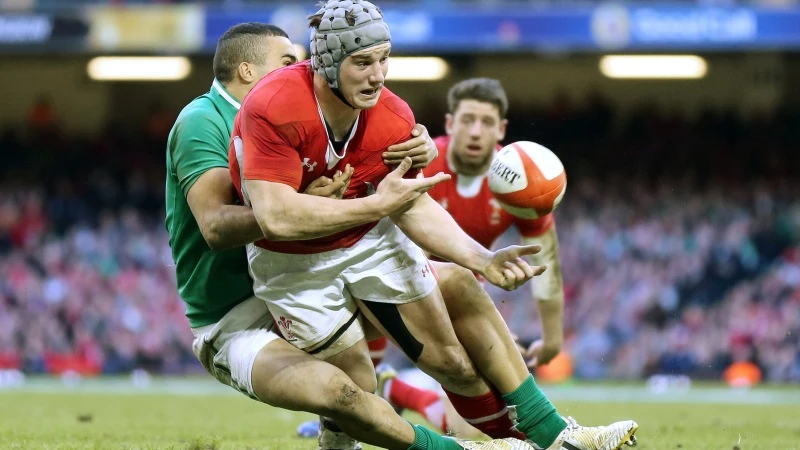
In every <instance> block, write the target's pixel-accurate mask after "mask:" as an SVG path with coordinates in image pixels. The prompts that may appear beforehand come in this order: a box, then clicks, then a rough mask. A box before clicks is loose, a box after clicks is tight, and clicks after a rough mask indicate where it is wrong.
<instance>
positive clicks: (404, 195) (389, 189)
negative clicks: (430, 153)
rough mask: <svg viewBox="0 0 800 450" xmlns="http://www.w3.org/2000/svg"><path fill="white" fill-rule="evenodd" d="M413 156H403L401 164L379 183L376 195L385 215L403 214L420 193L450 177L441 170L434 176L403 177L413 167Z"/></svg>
mask: <svg viewBox="0 0 800 450" xmlns="http://www.w3.org/2000/svg"><path fill="white" fill-rule="evenodd" d="M411 164H412V162H411V158H409V157H405V158H403V160H402V162H400V165H398V166H397V168H396V169H394V170H393V171H391V172H390V173H389V175H386V177H385V178H384V179H383V181H381V182H380V184H378V188H377V189H376V190H375V196H376V197H377V199H378V201H379V202H380V207H381V209H382V211H383V212H384V215H386V216H391V215H395V214H401V213H403V212H405V211H406V210H408V209H409V208H411V207H412V206H413V205H414V202H415V201H416V200H417V199H418V198H419V196H420V195H422V194H424V193H426V192H428V191H429V190H430V189H431V188H432V187H434V186H436V185H437V184H439V183H441V182H443V181H447V180H449V179H450V175H447V174H445V173H442V172H439V173H437V174H436V175H434V176H432V177H425V176H423V175H422V174H419V176H417V178H403V176H404V175H405V174H406V173H407V172H408V171H409V170H410V169H411Z"/></svg>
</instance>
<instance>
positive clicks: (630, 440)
mask: <svg viewBox="0 0 800 450" xmlns="http://www.w3.org/2000/svg"><path fill="white" fill-rule="evenodd" d="M564 421H566V422H567V428H565V429H564V431H562V432H561V434H559V435H558V437H557V438H556V441H555V442H553V444H552V445H551V446H550V447H547V449H546V450H620V449H622V447H623V446H625V445H628V446H633V445H636V436H634V434H635V433H636V431H637V430H638V429H639V425H638V424H637V423H636V422H634V421H633V420H623V421H620V422H614V423H612V424H611V425H605V426H599V427H584V426H581V425H578V422H576V421H575V419H573V418H572V417H567V418H565V419H564ZM534 448H535V449H537V450H543V449H541V448H540V447H536V446H534Z"/></svg>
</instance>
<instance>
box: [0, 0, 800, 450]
mask: <svg viewBox="0 0 800 450" xmlns="http://www.w3.org/2000/svg"><path fill="white" fill-rule="evenodd" d="M312 6H313V5H311V2H277V1H275V2H270V1H256V0H217V1H205V2H188V1H174V2H171V1H143V2H133V1H130V2H128V1H110V2H107V1H86V2H77V1H69V2H67V1H59V0H39V1H36V0H3V1H0V54H1V55H2V56H1V57H0V85H2V86H3V87H4V93H3V94H2V101H0V104H2V107H0V149H2V161H3V163H2V166H1V168H0V370H2V371H0V374H2V376H0V385H2V386H0V391H2V390H4V387H5V389H7V390H11V391H13V390H15V389H17V390H19V389H22V390H23V392H24V389H25V387H24V386H25V385H24V384H22V383H21V382H19V380H20V379H21V378H20V376H19V374H20V373H24V374H25V376H26V377H28V380H29V382H28V385H31V384H33V385H35V383H34V382H33V381H30V380H34V381H35V380H36V379H38V378H37V376H39V375H48V376H49V375H62V376H63V375H64V374H67V378H68V379H69V380H73V382H74V383H79V382H80V381H76V380H79V379H84V380H85V379H87V378H91V377H95V376H100V375H122V376H128V375H129V374H131V373H134V372H135V373H136V374H139V375H142V374H143V372H141V371H137V369H143V370H145V371H147V373H150V374H163V375H179V376H182V375H186V374H199V373H201V367H200V365H199V364H198V363H196V361H195V359H194V357H193V355H192V354H191V348H190V343H191V333H190V332H189V329H188V323H187V321H186V319H185V318H184V316H183V306H182V303H181V302H180V299H179V298H178V296H177V293H176V292H175V281H174V273H173V267H172V262H171V257H170V252H169V247H168V243H167V235H166V231H165V228H164V225H163V215H164V211H163V203H164V202H163V190H164V188H163V186H164V152H165V140H166V136H167V133H168V132H169V129H170V127H171V126H172V123H173V121H174V119H175V117H176V116H177V113H178V112H179V111H180V108H181V107H182V106H183V105H185V104H186V103H188V102H189V101H190V100H191V99H193V98H194V97H195V96H197V95H199V94H201V93H203V92H205V91H207V90H208V88H209V86H210V84H211V81H212V77H213V76H212V73H211V55H212V54H213V49H214V45H215V42H216V39H217V38H218V37H219V35H220V34H221V33H222V32H223V31H224V30H225V29H226V28H227V27H229V26H231V25H233V24H235V23H237V22H242V21H263V22H269V23H274V24H276V25H279V26H281V27H283V28H284V29H286V30H287V32H289V33H290V35H291V37H292V39H293V41H295V42H297V43H298V44H300V45H301V46H304V45H305V43H306V39H307V32H306V29H305V27H304V26H303V24H304V17H305V15H306V14H307V13H308V12H310V11H311V10H312V9H313V8H312ZM379 6H381V7H382V8H383V9H384V11H385V12H386V16H387V21H388V22H389V24H390V26H391V27H392V34H393V46H394V51H393V56H398V57H402V56H428V57H430V56H432V57H438V58H440V59H437V60H434V61H433V62H432V63H431V64H433V65H434V67H433V68H432V69H431V70H427V69H420V67H421V66H416V69H413V70H411V71H410V72H408V75H411V76H418V77H425V76H428V77H430V78H432V79H428V80H416V81H411V80H400V79H392V78H391V77H392V71H393V70H395V67H400V65H399V64H396V63H395V62H393V63H392V68H391V69H390V79H389V81H388V82H387V85H388V86H389V87H390V88H391V89H393V90H394V91H395V92H397V93H399V94H400V95H401V96H402V97H403V98H405V99H406V100H407V101H408V102H409V104H410V105H411V107H412V109H413V110H414V112H415V114H416V117H417V120H418V121H419V122H421V123H423V124H425V125H426V126H427V127H428V129H429V130H430V133H431V135H434V136H435V135H438V134H441V133H442V132H443V122H444V119H443V116H444V113H445V110H446V101H445V94H446V90H447V88H448V86H449V85H450V84H452V83H453V82H455V81H458V80H461V79H464V78H468V77H473V76H489V77H495V78H498V79H500V80H501V81H502V83H503V85H504V87H505V88H506V90H507V91H508V93H509V98H510V101H511V105H510V111H509V121H510V124H509V130H508V134H507V142H511V141H515V140H533V141H536V142H539V143H542V144H544V145H546V146H548V147H549V148H551V149H553V150H554V151H555V152H556V153H557V154H558V155H559V156H560V157H561V158H562V160H563V161H564V163H565V166H566V169H567V173H568V176H569V187H568V190H567V195H566V197H565V200H564V202H563V203H562V206H561V207H560V208H559V210H558V211H557V212H556V217H557V221H558V230H559V237H560V241H561V255H562V261H563V265H564V279H565V286H566V305H567V307H566V318H565V320H566V323H567V328H566V333H567V336H566V342H565V352H566V353H567V354H568V355H569V356H570V358H571V360H572V365H573V378H572V379H573V380H577V381H582V380H637V381H640V380H646V379H648V378H650V377H651V376H653V375H667V376H687V377H689V378H690V379H692V380H712V381H718V380H721V379H722V378H723V374H724V373H725V371H726V369H728V368H729V367H730V366H731V365H732V364H733V363H736V362H745V363H747V364H748V365H755V366H756V367H757V368H758V371H759V372H760V374H761V376H762V377H763V379H764V380H766V381H769V382H771V383H798V382H800V337H799V336H800V195H798V194H800V176H799V175H798V171H799V170H800V156H799V155H800V148H798V142H800V139H798V138H800V89H798V88H797V80H800V53H798V49H800V5H798V4H796V3H795V2H794V1H793V0H764V1H762V2H755V1H754V2H745V1H735V0H728V1H724V0H722V1H713V0H707V1H699V2H691V1H681V2H677V3H658V4H653V3H651V2H645V1H639V2H630V3H627V4H624V3H614V4H610V3H609V4H607V3H600V2H578V1H564V2H560V1H550V2H548V1H526V0H513V1H512V0H509V1H502V0H494V1H485V2H480V1H469V0H449V1H445V0H443V1H434V0H408V1H402V2H381V3H380V5H379ZM609 54H614V55H624V54H691V55H698V56H700V57H701V58H702V61H703V62H704V63H705V67H706V69H707V70H705V71H703V70H701V71H700V72H695V73H693V74H689V75H691V76H695V77H696V78H687V79H672V78H667V79H619V78H611V77H609V76H607V75H606V74H604V73H602V71H601V69H600V61H601V58H602V57H603V56H604V55H609ZM120 55H123V56H124V55H128V56H131V55H136V56H178V57H186V58H188V59H187V60H188V62H189V65H190V67H191V70H190V71H189V73H188V74H185V76H184V74H181V73H177V74H173V76H174V77H175V78H177V79H175V80H148V81H118V80H117V81H115V80H98V79H94V78H97V77H102V74H98V73H94V74H90V73H89V72H88V70H87V67H88V66H89V65H90V61H91V60H92V59H93V58H95V57H97V56H120ZM397 59H399V58H397ZM184 63H185V61H183V60H181V61H180V62H179V64H184ZM112 66H113V63H112ZM441 66H444V67H445V69H444V73H437V70H439V69H441V68H442V67H441ZM437 68H438V69H437ZM673 68H674V67H673ZM398 70H399V69H398ZM166 72H169V71H166V70H165V72H164V73H160V72H159V71H158V70H155V71H154V70H144V71H143V73H144V75H147V76H150V77H156V78H157V77H158V76H165V75H169V74H168V73H166ZM178 72H180V71H178ZM106 75H107V74H106ZM662 75H663V74H662ZM504 239H508V240H509V242H510V241H511V240H513V236H511V235H510V236H507V237H505V238H504ZM490 293H491V294H492V295H493V297H494V298H495V300H496V301H497V303H498V307H499V308H500V309H501V311H502V312H503V314H504V316H505V317H506V318H507V320H508V321H509V325H510V327H511V328H512V330H513V331H514V332H515V333H517V334H518V335H519V336H521V337H522V338H523V339H525V340H531V339H534V338H536V337H537V336H538V329H537V327H538V320H537V318H536V313H535V308H534V306H533V303H532V302H531V300H530V297H529V290H528V289H525V288H523V289H520V290H519V291H517V292H514V293H505V292H502V291H499V290H496V289H492V290H491V291H490ZM80 377H83V378H80ZM54 379H57V378H54ZM134 379H136V378H134ZM650 379H651V381H652V380H654V379H653V378H650ZM658 379H660V380H685V378H658ZM680 382H683V381H680ZM70 383H72V382H70ZM67 384H69V383H67ZM667 384H668V385H669V384H670V382H669V381H667ZM1 398H2V397H0V399H1ZM648 448H658V447H648ZM709 448H719V447H709ZM726 448H729V447H726Z"/></svg>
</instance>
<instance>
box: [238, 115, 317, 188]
mask: <svg viewBox="0 0 800 450" xmlns="http://www.w3.org/2000/svg"><path fill="white" fill-rule="evenodd" d="M251 100H254V99H251ZM268 107H269V104H268V103H267V104H266V105H265V104H263V103H261V102H256V101H250V102H245V103H244V104H243V105H242V108H241V109H240V110H239V125H240V126H239V132H240V133H241V135H240V136H239V137H240V138H241V141H242V153H243V156H244V158H243V159H244V164H243V167H242V170H243V175H244V179H246V180H264V181H272V182H276V183H283V184H287V185H289V186H291V187H292V188H294V189H295V190H298V189H300V183H301V181H302V176H303V163H302V162H301V161H300V155H299V153H298V151H297V150H296V148H297V145H299V142H292V141H297V140H298V139H297V138H298V133H296V132H294V127H293V123H291V122H290V123H286V124H282V125H280V126H276V125H274V124H272V123H271V122H270V120H269V117H268V116H267V115H266V114H264V113H263V111H264V110H265V109H266V108H268Z"/></svg>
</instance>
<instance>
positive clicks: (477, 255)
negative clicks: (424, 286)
mask: <svg viewBox="0 0 800 450" xmlns="http://www.w3.org/2000/svg"><path fill="white" fill-rule="evenodd" d="M392 219H393V220H394V221H395V223H397V226H399V227H400V229H402V230H403V232H404V233H405V234H406V235H407V236H408V237H409V238H410V239H411V240H413V241H414V242H415V243H416V244H417V245H419V246H420V247H422V249H423V250H425V251H427V252H429V253H433V254H434V255H437V256H439V257H441V258H444V259H447V260H449V261H452V262H454V263H456V264H458V265H460V266H462V267H466V268H467V269H470V270H472V271H474V272H478V273H480V274H481V275H483V276H484V277H485V278H486V280H487V281H489V282H490V283H492V284H494V285H496V286H498V287H501V288H503V289H506V290H513V289H516V288H518V287H519V286H521V285H522V284H524V283H525V282H527V281H528V280H530V279H531V278H533V277H534V276H536V275H539V274H541V273H542V272H544V270H545V268H546V267H544V266H541V267H536V266H534V267H532V266H530V265H529V264H528V263H527V262H526V261H525V260H524V259H523V258H522V257H523V256H527V255H532V254H534V253H537V252H538V251H539V250H541V247H539V246H512V247H507V248H504V249H501V250H498V251H496V252H492V251H489V250H487V249H486V248H484V247H483V246H482V245H480V244H479V243H478V242H476V241H475V240H474V239H472V238H471V237H469V235H467V233H465V232H464V231H463V230H462V229H461V227H459V226H458V224H457V223H456V222H455V220H453V218H452V217H451V216H450V214H449V213H448V212H447V211H446V210H445V209H444V208H442V207H441V206H440V205H439V204H438V203H436V201H434V200H433V199H432V198H430V197H429V196H428V195H424V196H421V197H420V198H419V200H417V201H416V203H414V205H413V207H412V208H410V209H409V210H408V211H405V212H404V213H403V214H398V215H395V216H392Z"/></svg>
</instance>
